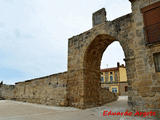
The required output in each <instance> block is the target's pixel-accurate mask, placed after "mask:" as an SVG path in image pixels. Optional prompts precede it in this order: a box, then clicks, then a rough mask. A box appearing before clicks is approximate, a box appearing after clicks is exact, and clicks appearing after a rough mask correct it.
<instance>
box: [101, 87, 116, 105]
mask: <svg viewBox="0 0 160 120" xmlns="http://www.w3.org/2000/svg"><path fill="white" fill-rule="evenodd" d="M117 99H118V96H117V95H116V94H114V93H112V92H110V91H108V90H107V89H105V88H101V89H100V105H103V104H106V103H109V102H113V101H116V100H117Z"/></svg>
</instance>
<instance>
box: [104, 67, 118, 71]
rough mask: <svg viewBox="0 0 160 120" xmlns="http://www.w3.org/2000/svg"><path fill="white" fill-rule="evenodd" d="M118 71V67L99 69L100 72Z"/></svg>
mask: <svg viewBox="0 0 160 120" xmlns="http://www.w3.org/2000/svg"><path fill="white" fill-rule="evenodd" d="M109 71H118V67H114V68H106V69H101V72H109Z"/></svg>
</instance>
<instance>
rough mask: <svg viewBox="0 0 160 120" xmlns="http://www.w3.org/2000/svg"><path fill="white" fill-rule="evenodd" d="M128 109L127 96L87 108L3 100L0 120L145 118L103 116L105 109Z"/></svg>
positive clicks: (0, 105) (121, 119) (139, 119)
mask: <svg viewBox="0 0 160 120" xmlns="http://www.w3.org/2000/svg"><path fill="white" fill-rule="evenodd" d="M126 109H128V106H127V97H120V98H119V99H118V101H116V102H112V103H109V104H107V105H104V106H101V107H96V108H91V109H87V110H79V109H76V108H71V107H52V106H45V105H37V104H30V103H22V102H15V101H8V100H6V101H5V100H2V101H0V120H126V119H127V120H144V119H142V118H135V117H127V118H125V117H120V116H119V117H117V116H114V117H109V118H108V116H107V117H103V111H104V110H109V111H110V110H112V111H113V112H125V110H126ZM146 120H148V119H146Z"/></svg>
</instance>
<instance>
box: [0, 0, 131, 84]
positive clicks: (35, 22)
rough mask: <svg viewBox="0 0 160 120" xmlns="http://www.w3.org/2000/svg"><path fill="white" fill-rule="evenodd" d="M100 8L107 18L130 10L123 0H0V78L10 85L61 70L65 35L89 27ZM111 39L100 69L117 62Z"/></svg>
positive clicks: (116, 45) (119, 51)
mask: <svg viewBox="0 0 160 120" xmlns="http://www.w3.org/2000/svg"><path fill="white" fill-rule="evenodd" d="M102 7H104V8H106V11H107V19H108V20H113V19H115V18H117V17H120V16H122V15H125V14H127V13H130V12H131V5H130V2H129V1H128V0H116V1H115V0H114V1H113V0H0V16H1V17H0V81H2V80H3V82H4V83H6V84H14V83H15V82H18V81H24V80H27V79H32V78H36V77H41V76H46V75H49V74H53V73H58V72H63V71H66V70H67V49H68V48H67V46H68V45H67V44H68V38H71V37H72V36H74V35H77V34H80V33H82V32H84V31H86V30H88V29H90V28H91V27H92V13H93V12H95V11H97V10H98V9H100V8H102ZM123 58H124V54H123V51H122V48H121V47H120V45H119V43H116V42H115V43H113V44H112V45H111V46H109V47H108V48H107V50H106V51H105V53H104V55H103V60H102V68H105V67H113V66H116V62H117V60H118V61H120V62H121V63H122V59H123Z"/></svg>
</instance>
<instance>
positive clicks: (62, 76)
mask: <svg viewBox="0 0 160 120" xmlns="http://www.w3.org/2000/svg"><path fill="white" fill-rule="evenodd" d="M66 87H67V72H64V73H59V74H54V75H50V76H46V77H42V78H37V79H33V80H28V81H25V82H19V83H16V85H15V86H13V85H12V86H8V85H2V86H1V87H0V95H1V97H2V98H4V99H13V100H18V101H24V102H30V103H38V104H47V105H58V106H67V105H68V103H67V91H66Z"/></svg>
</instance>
